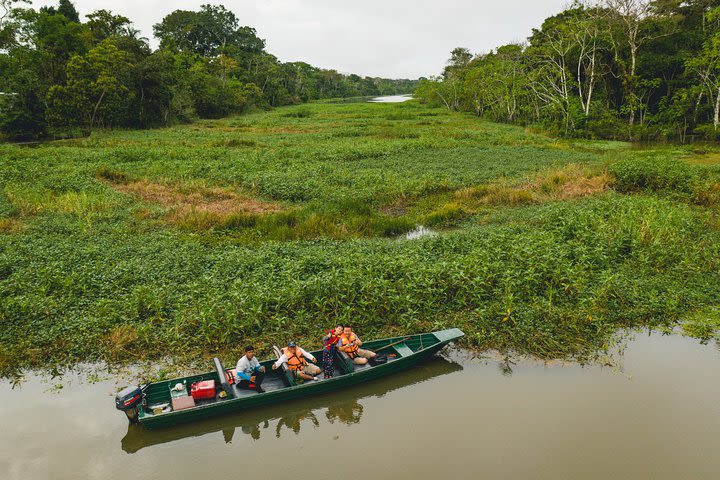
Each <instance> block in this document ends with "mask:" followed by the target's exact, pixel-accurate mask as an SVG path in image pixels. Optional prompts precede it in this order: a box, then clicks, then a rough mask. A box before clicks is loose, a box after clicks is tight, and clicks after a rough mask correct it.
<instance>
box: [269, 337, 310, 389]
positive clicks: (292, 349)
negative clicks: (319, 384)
mask: <svg viewBox="0 0 720 480" xmlns="http://www.w3.org/2000/svg"><path fill="white" fill-rule="evenodd" d="M308 360H310V361H311V362H312V363H308ZM316 362H317V360H316V359H315V357H313V356H312V354H310V353H308V352H306V351H305V350H303V349H302V348H300V347H298V346H297V344H295V342H288V344H287V348H283V354H282V355H280V358H278V359H277V362H275V363H274V364H273V366H272V368H273V370H275V369H276V368H278V367H279V366H280V365H282V364H283V363H287V366H288V368H289V369H290V370H291V371H292V372H293V375H294V376H295V378H302V379H303V380H316V378H315V376H316V375H319V374H320V372H321V370H320V367H318V366H317V365H313V363H316Z"/></svg>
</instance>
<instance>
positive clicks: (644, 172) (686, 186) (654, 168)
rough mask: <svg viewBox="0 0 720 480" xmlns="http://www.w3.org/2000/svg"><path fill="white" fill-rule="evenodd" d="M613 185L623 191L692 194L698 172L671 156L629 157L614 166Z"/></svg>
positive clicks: (611, 167) (612, 171)
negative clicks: (663, 191)
mask: <svg viewBox="0 0 720 480" xmlns="http://www.w3.org/2000/svg"><path fill="white" fill-rule="evenodd" d="M610 173H611V174H612V175H613V176H614V177H615V181H614V184H613V186H614V187H615V189H616V190H618V191H620V192H632V191H638V190H651V191H662V190H665V191H675V192H682V193H691V192H692V191H693V187H694V185H695V183H696V181H697V179H698V171H697V169H696V168H694V167H693V166H692V165H689V164H687V163H685V162H683V161H682V160H679V159H674V158H667V157H649V158H637V157H628V158H625V159H623V160H620V161H618V162H615V163H614V164H612V165H611V166H610Z"/></svg>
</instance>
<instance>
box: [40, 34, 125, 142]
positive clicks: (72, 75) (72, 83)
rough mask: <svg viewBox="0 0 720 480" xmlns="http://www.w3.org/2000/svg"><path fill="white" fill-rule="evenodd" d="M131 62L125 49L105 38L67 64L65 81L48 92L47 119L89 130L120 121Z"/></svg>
mask: <svg viewBox="0 0 720 480" xmlns="http://www.w3.org/2000/svg"><path fill="white" fill-rule="evenodd" d="M132 67H133V65H132V64H131V63H130V57H129V55H128V54H127V52H124V51H122V50H119V49H118V48H117V46H116V45H115V44H114V43H113V42H112V41H111V40H105V41H103V42H101V43H100V44H99V45H98V46H96V47H94V48H93V49H91V50H90V51H89V52H88V53H87V54H86V55H76V56H74V57H73V58H72V59H71V60H70V62H69V63H68V66H67V83H66V84H65V85H54V86H53V87H51V88H50V91H49V92H48V104H49V109H48V113H47V117H48V120H49V121H50V123H51V124H52V125H54V126H72V125H83V126H87V127H88V128H90V129H92V128H93V127H95V126H96V125H98V126H110V125H112V124H113V122H115V121H117V122H121V121H122V120H123V118H122V114H123V112H124V110H125V108H123V107H125V104H126V102H127V99H128V98H127V97H128V94H129V92H130V89H129V88H128V86H127V85H128V83H129V72H130V70H131V68H132Z"/></svg>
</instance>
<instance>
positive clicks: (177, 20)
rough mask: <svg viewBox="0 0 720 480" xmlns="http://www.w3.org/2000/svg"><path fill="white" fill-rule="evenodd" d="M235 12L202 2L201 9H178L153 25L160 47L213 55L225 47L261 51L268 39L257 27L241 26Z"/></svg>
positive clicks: (243, 50) (236, 49) (242, 50)
mask: <svg viewBox="0 0 720 480" xmlns="http://www.w3.org/2000/svg"><path fill="white" fill-rule="evenodd" d="M238 25H239V22H238V19H237V17H236V16H235V14H234V13H232V12H231V11H229V10H227V9H226V8H225V7H223V6H222V5H218V6H213V5H203V6H202V7H200V11H199V12H192V11H187V10H175V11H174V12H172V13H171V14H169V15H167V16H166V17H165V18H163V20H162V22H160V23H158V24H156V25H155V26H154V27H153V30H154V32H155V36H157V37H158V38H160V41H161V46H175V47H176V48H178V49H180V50H183V51H188V52H194V53H197V54H199V55H202V56H204V57H213V56H215V55H218V54H219V53H221V52H224V51H225V49H226V48H228V47H232V50H235V51H241V52H251V53H260V52H262V50H263V49H264V48H265V41H264V40H261V39H260V38H258V37H257V35H256V32H255V29H254V28H251V27H240V26H238Z"/></svg>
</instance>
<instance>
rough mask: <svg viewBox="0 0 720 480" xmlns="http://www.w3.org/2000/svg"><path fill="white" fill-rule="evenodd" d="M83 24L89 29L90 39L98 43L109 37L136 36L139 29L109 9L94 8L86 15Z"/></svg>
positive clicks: (127, 19)
mask: <svg viewBox="0 0 720 480" xmlns="http://www.w3.org/2000/svg"><path fill="white" fill-rule="evenodd" d="M87 19H88V21H87V23H86V24H85V25H86V26H87V28H88V29H89V30H90V34H91V35H92V41H93V43H94V44H98V43H100V42H102V41H103V40H105V39H106V38H110V37H123V36H124V37H131V38H137V35H138V34H139V31H138V30H136V29H134V28H132V22H130V19H129V18H127V17H123V16H122V15H113V13H112V12H110V11H109V10H96V11H94V12H92V13H90V14H88V15H87Z"/></svg>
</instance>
